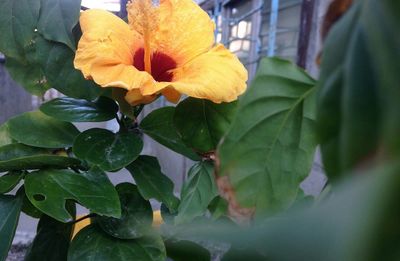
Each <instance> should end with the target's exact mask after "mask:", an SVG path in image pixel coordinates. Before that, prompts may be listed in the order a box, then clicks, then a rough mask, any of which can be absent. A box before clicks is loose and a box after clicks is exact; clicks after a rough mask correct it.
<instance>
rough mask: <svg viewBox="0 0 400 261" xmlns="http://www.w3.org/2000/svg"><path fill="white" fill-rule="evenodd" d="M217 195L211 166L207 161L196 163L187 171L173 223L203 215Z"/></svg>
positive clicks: (183, 221) (187, 220)
mask: <svg viewBox="0 0 400 261" xmlns="http://www.w3.org/2000/svg"><path fill="white" fill-rule="evenodd" d="M217 195H218V189H217V185H216V184H215V178H214V166H213V164H212V163H211V162H207V161H204V162H199V163H197V164H196V165H194V166H193V167H192V168H191V169H190V170H189V173H188V177H187V180H186V181H185V183H184V184H183V186H182V192H181V203H180V204H179V209H178V215H177V216H176V218H175V222H176V223H177V224H180V223H185V222H189V221H192V220H193V219H194V218H195V217H198V216H201V215H203V214H204V213H205V212H206V210H207V207H208V205H209V204H210V202H211V201H212V200H213V198H215V197H216V196H217Z"/></svg>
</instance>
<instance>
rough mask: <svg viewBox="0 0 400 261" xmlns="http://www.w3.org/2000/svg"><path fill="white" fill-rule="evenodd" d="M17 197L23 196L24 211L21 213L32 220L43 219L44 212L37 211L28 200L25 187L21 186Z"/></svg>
mask: <svg viewBox="0 0 400 261" xmlns="http://www.w3.org/2000/svg"><path fill="white" fill-rule="evenodd" d="M17 195H21V197H22V198H23V199H22V209H21V211H22V212H24V213H25V214H26V215H28V216H30V217H32V218H36V219H37V218H41V217H42V212H41V211H40V210H39V209H37V208H36V207H35V206H34V205H33V204H32V203H31V202H30V201H29V199H28V197H27V196H26V193H25V186H21V187H20V188H19V189H18V191H17Z"/></svg>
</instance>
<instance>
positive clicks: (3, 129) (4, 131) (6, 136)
mask: <svg viewBox="0 0 400 261" xmlns="http://www.w3.org/2000/svg"><path fill="white" fill-rule="evenodd" d="M11 143H14V141H13V139H12V138H11V135H10V131H9V129H8V125H7V123H4V124H3V125H1V126H0V147H1V146H4V145H8V144H11Z"/></svg>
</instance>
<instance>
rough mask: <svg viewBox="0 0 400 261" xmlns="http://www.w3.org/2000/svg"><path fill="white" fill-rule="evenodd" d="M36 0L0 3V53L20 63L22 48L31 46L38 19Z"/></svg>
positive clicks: (22, 56)
mask: <svg viewBox="0 0 400 261" xmlns="http://www.w3.org/2000/svg"><path fill="white" fill-rule="evenodd" d="M39 10H40V1H38V0H23V1H14V0H2V1H0V32H1V38H0V52H2V53H3V54H5V55H6V56H7V57H12V58H14V59H18V60H20V61H22V60H24V59H25V54H24V52H23V48H25V47H27V46H29V45H31V43H32V39H33V37H34V34H35V28H36V25H37V20H38V17H39Z"/></svg>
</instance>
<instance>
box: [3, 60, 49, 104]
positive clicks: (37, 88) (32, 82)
mask: <svg viewBox="0 0 400 261" xmlns="http://www.w3.org/2000/svg"><path fill="white" fill-rule="evenodd" d="M6 68H7V71H8V72H9V73H10V75H11V77H12V78H13V80H14V81H16V82H17V83H19V84H20V85H21V86H22V87H23V88H24V89H25V90H27V91H28V92H29V93H31V94H33V95H36V96H43V94H44V93H45V92H46V91H47V90H48V89H49V88H50V86H49V84H48V82H47V80H46V77H45V76H44V73H43V71H42V69H41V68H40V66H39V65H38V64H30V63H22V62H18V61H17V60H15V59H13V58H9V57H7V59H6Z"/></svg>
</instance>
